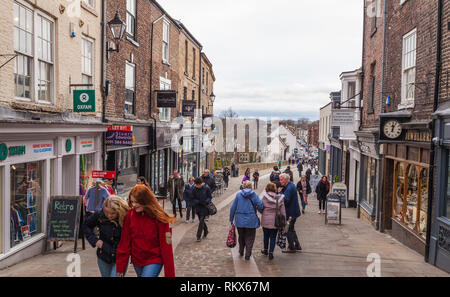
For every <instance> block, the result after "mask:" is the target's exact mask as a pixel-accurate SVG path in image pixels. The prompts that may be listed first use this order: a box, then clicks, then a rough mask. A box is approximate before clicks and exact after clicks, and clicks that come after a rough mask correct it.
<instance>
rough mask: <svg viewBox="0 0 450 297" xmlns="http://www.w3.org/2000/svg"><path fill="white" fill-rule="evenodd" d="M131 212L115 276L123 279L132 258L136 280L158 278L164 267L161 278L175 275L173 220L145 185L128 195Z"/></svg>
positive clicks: (119, 250) (120, 245)
mask: <svg viewBox="0 0 450 297" xmlns="http://www.w3.org/2000/svg"><path fill="white" fill-rule="evenodd" d="M128 203H129V206H130V208H131V210H130V211H129V212H128V213H127V216H126V217H125V222H124V225H123V229H122V237H121V239H120V244H119V247H118V248H117V274H118V276H123V274H124V272H125V269H126V267H127V265H128V260H129V258H130V256H131V263H133V265H134V270H135V271H136V274H137V276H138V277H157V276H158V275H159V273H160V272H161V269H162V267H163V266H164V276H165V277H174V276H175V264H174V259H173V249H172V230H171V228H170V226H169V224H170V223H175V221H176V219H175V218H174V217H173V216H170V215H168V214H167V213H166V212H165V211H164V209H163V208H162V207H161V205H159V203H158V201H157V200H156V197H155V195H154V194H153V192H152V191H151V190H150V188H148V187H147V186H145V185H137V186H135V187H134V188H133V189H132V190H131V192H130V195H129V198H128Z"/></svg>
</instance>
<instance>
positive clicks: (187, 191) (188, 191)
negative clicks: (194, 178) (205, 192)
mask: <svg viewBox="0 0 450 297" xmlns="http://www.w3.org/2000/svg"><path fill="white" fill-rule="evenodd" d="M194 187H195V185H192V186H191V185H190V184H187V185H184V192H183V200H184V201H186V207H190V206H192V200H193V196H192V191H193V190H194Z"/></svg>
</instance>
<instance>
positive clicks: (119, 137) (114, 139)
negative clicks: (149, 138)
mask: <svg viewBox="0 0 450 297" xmlns="http://www.w3.org/2000/svg"><path fill="white" fill-rule="evenodd" d="M105 143H106V145H123V146H132V145H133V131H132V128H131V126H120V125H113V126H110V127H109V128H108V131H106V140H105Z"/></svg>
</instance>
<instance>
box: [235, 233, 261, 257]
mask: <svg viewBox="0 0 450 297" xmlns="http://www.w3.org/2000/svg"><path fill="white" fill-rule="evenodd" d="M237 230H238V234H239V240H238V241H239V253H240V254H243V253H244V249H245V256H246V257H250V256H251V255H252V249H253V244H254V243H255V237H256V228H237Z"/></svg>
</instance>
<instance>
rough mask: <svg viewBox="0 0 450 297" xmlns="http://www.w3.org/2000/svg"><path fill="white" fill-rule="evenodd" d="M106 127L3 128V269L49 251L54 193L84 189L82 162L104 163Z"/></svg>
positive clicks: (0, 176) (0, 186) (0, 132)
mask: <svg viewBox="0 0 450 297" xmlns="http://www.w3.org/2000/svg"><path fill="white" fill-rule="evenodd" d="M77 128H78V129H77ZM68 130H71V131H72V132H71V133H68V132H65V131H68ZM77 130H78V133H77V132H76V131H77ZM83 130H84V131H83ZM87 130H90V131H91V132H87ZM96 130H97V131H96ZM103 130H104V129H103V127H102V126H97V127H89V128H87V127H69V126H66V127H64V126H62V127H58V128H55V127H49V126H44V125H42V126H38V127H36V125H33V126H31V125H29V126H22V127H17V126H13V125H11V126H9V125H7V124H5V127H2V128H0V139H1V141H0V198H1V201H2V203H1V205H0V209H1V212H0V222H1V224H0V226H1V228H0V268H3V267H6V266H9V265H12V264H15V263H18V262H21V261H23V260H25V259H26V258H29V257H32V256H35V255H38V254H40V253H42V252H43V251H44V249H45V247H46V243H45V238H46V226H47V209H48V203H49V200H50V197H51V196H53V195H79V194H80V192H79V191H80V190H81V188H82V187H83V178H82V177H83V175H86V176H88V175H89V172H88V170H89V169H88V168H87V167H84V168H83V167H82V164H81V162H82V160H83V159H84V158H85V156H90V157H89V159H90V164H91V165H90V166H91V167H93V166H95V164H99V165H100V164H101V135H102V131H103ZM43 131H47V132H46V133H43ZM48 131H51V132H48ZM73 135H77V136H73ZM87 143H89V144H88V146H89V148H88V147H87V146H86V145H87ZM86 182H88V181H86Z"/></svg>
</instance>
